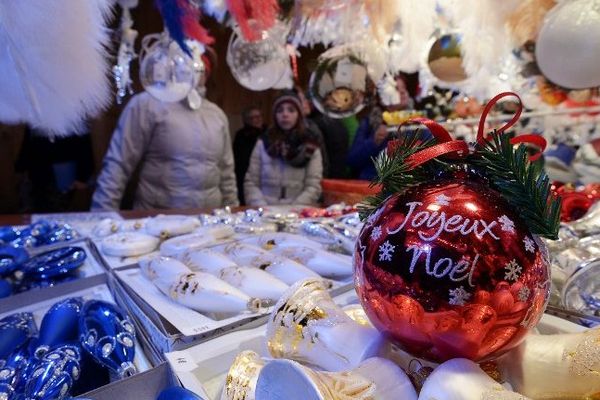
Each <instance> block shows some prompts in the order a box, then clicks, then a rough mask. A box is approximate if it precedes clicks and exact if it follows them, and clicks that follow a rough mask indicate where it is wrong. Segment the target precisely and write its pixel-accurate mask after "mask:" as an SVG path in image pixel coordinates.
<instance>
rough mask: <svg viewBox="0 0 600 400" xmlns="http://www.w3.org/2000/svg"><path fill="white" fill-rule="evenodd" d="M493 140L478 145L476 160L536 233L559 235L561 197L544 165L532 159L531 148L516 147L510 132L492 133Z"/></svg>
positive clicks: (548, 235) (553, 236)
mask: <svg viewBox="0 0 600 400" xmlns="http://www.w3.org/2000/svg"><path fill="white" fill-rule="evenodd" d="M492 137H493V140H491V141H487V142H485V143H484V144H481V145H478V147H477V151H476V154H475V157H474V160H473V162H474V163H475V164H477V165H479V166H481V167H483V170H484V173H485V174H486V175H487V176H488V178H489V179H490V180H491V182H492V184H493V185H494V186H495V187H496V189H498V190H499V191H500V193H501V194H502V196H503V197H504V198H505V199H506V200H507V201H508V202H509V203H510V204H511V205H512V206H513V207H514V208H515V209H516V210H518V212H519V213H520V215H521V216H522V217H523V219H524V220H525V222H526V223H527V225H528V226H529V229H530V230H531V232H532V233H534V234H536V235H538V236H542V237H546V238H548V239H557V238H558V228H559V225H560V221H559V218H560V199H557V198H556V197H555V196H554V195H553V194H552V193H551V191H550V179H549V178H548V175H546V173H545V172H544V170H543V169H542V168H541V165H539V164H537V163H532V162H530V161H529V158H528V154H527V148H526V147H525V146H523V145H520V146H519V147H518V148H517V149H516V150H515V148H514V147H513V145H512V144H511V143H510V138H509V137H508V135H503V134H497V133H495V132H494V133H493V134H492Z"/></svg>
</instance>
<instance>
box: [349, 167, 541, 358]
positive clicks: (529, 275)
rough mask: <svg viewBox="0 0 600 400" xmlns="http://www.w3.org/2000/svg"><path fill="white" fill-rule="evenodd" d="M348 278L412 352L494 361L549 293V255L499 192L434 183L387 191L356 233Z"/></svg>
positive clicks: (472, 184) (380, 323)
mask: <svg viewBox="0 0 600 400" xmlns="http://www.w3.org/2000/svg"><path fill="white" fill-rule="evenodd" d="M354 264H355V268H354V270H355V272H354V273H355V282H356V290H357V293H358V295H359V298H360V301H361V303H362V305H363V307H364V309H365V311H366V313H367V315H368V316H369V319H370V320H371V322H372V323H373V324H374V325H375V327H376V328H377V329H379V330H380V331H381V332H383V333H384V334H386V335H387V336H389V337H390V338H391V339H392V340H393V341H394V342H396V343H397V344H399V345H400V346H401V347H402V348H403V349H404V350H406V351H408V352H409V353H410V354H412V355H413V356H415V357H420V358H423V359H427V360H430V361H436V362H442V361H445V360H448V359H451V358H456V357H464V358H468V359H471V360H474V361H485V360H489V359H493V358H495V357H497V356H499V355H501V354H502V353H504V352H506V351H508V350H510V349H511V348H513V347H515V346H517V345H518V344H519V343H520V342H521V341H522V340H523V339H524V337H525V335H526V334H527V332H528V331H529V330H530V329H531V328H532V327H534V326H535V325H536V324H537V323H538V321H539V319H540V318H541V316H542V313H543V311H544V309H545V306H546V304H547V300H548V297H549V293H550V276H549V261H548V254H547V250H546V248H545V246H544V244H543V243H542V242H541V241H540V240H538V239H537V238H535V237H534V236H533V235H532V234H531V233H530V231H529V229H528V228H527V226H526V225H525V223H524V222H523V220H522V219H521V218H520V217H519V215H518V210H514V209H513V208H512V207H511V206H509V204H508V203H507V202H506V201H505V200H504V199H503V198H502V196H501V195H500V194H499V193H498V192H496V191H494V190H492V189H491V188H489V187H488V186H486V185H484V184H482V183H480V182H478V181H474V180H467V179H451V180H442V181H435V182H432V183H427V184H423V185H419V186H417V187H414V188H411V189H408V190H407V191H405V192H404V193H402V194H398V195H394V196H392V197H390V198H389V199H387V200H386V201H385V202H384V203H383V204H382V205H381V206H380V208H379V209H378V210H377V211H376V212H375V213H374V214H372V215H371V216H370V217H369V218H368V220H367V221H366V222H365V225H364V227H363V229H362V231H361V233H360V235H359V238H358V241H357V245H356V251H355V257H354Z"/></svg>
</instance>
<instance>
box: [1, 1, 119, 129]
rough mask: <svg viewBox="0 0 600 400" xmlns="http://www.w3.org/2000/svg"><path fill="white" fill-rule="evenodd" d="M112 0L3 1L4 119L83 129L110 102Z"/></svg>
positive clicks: (42, 125) (2, 77) (36, 125)
mask: <svg viewBox="0 0 600 400" xmlns="http://www.w3.org/2000/svg"><path fill="white" fill-rule="evenodd" d="M111 5H112V1H109V0H85V1H81V0H55V1H47V0H28V1H2V2H0V121H3V122H6V123H22V122H26V123H29V124H30V125H31V126H33V127H36V128H40V129H41V130H43V131H45V132H46V134H47V135H48V136H55V135H60V136H62V135H68V134H72V133H74V132H76V131H77V130H78V129H81V127H82V126H83V122H84V120H85V119H86V118H88V117H92V116H95V115H96V114H97V113H98V112H100V111H101V110H102V109H103V108H104V107H106V106H107V105H108V104H109V102H110V88H109V85H108V80H107V79H108V76H107V72H108V58H107V56H106V51H105V47H104V46H105V45H106V44H107V43H108V40H109V37H108V30H107V29H106V27H105V21H106V18H107V17H108V14H109V12H110V6H111Z"/></svg>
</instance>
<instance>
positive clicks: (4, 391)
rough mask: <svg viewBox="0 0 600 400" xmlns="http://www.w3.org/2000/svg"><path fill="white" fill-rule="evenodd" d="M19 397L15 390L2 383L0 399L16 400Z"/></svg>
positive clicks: (0, 384)
mask: <svg viewBox="0 0 600 400" xmlns="http://www.w3.org/2000/svg"><path fill="white" fill-rule="evenodd" d="M16 398H17V395H16V392H15V389H13V387H12V386H10V385H8V384H6V383H0V399H3V400H16Z"/></svg>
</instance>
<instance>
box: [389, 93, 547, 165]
mask: <svg viewBox="0 0 600 400" xmlns="http://www.w3.org/2000/svg"><path fill="white" fill-rule="evenodd" d="M509 96H513V97H516V98H517V100H518V108H517V111H516V112H515V115H514V116H513V117H512V118H511V120H510V121H508V122H507V123H506V124H504V125H503V126H502V127H501V128H499V129H497V130H496V132H497V133H499V134H502V133H504V132H505V131H506V130H508V129H509V128H511V127H512V126H514V125H515V124H516V123H517V121H519V118H520V117H521V113H522V111H523V104H522V102H521V98H520V97H519V95H518V94H516V93H513V92H503V93H500V94H498V95H497V96H495V97H494V98H492V99H491V100H490V101H489V102H488V103H487V104H486V106H485V108H484V109H483V113H482V114H481V118H480V119H479V128H478V131H477V143H478V144H482V143H483V142H485V141H486V140H490V136H488V137H485V134H484V132H485V120H486V119H487V116H488V115H489V113H490V112H491V110H492V108H493V107H494V106H495V105H496V104H497V103H498V101H499V100H500V99H503V98H505V97H509ZM413 123H419V124H422V125H424V126H425V127H426V128H427V129H429V131H430V132H431V134H432V135H433V136H434V137H435V138H436V139H437V141H438V144H436V145H434V146H432V147H429V148H427V149H424V150H421V151H419V152H417V153H415V154H413V155H412V156H411V157H409V158H408V159H407V162H408V163H409V165H410V166H411V168H416V167H418V166H419V165H422V164H424V163H426V162H427V161H429V160H432V159H434V158H437V157H440V156H442V155H447V154H452V153H454V154H455V155H456V156H458V157H466V156H467V155H468V154H469V145H468V144H467V142H465V141H464V140H455V139H453V138H452V135H450V133H449V132H448V131H447V130H446V128H444V127H443V126H442V125H440V124H438V123H437V122H435V121H432V120H430V119H427V118H412V119H409V120H407V121H405V122H404V123H402V124H401V125H400V127H402V126H406V125H409V124H413ZM510 142H511V143H512V144H518V143H530V144H533V145H536V146H538V147H540V151H539V152H537V153H536V154H533V155H531V156H530V157H529V159H530V161H535V160H537V159H538V158H540V156H541V155H542V153H543V152H544V150H545V149H546V139H544V138H543V137H542V136H539V135H533V134H529V135H521V136H517V137H515V138H513V139H511V140H510ZM396 145H397V143H396V141H391V142H390V143H389V144H388V153H389V152H391V151H393V146H396ZM390 146H391V147H390Z"/></svg>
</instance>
